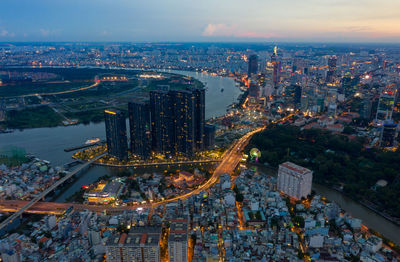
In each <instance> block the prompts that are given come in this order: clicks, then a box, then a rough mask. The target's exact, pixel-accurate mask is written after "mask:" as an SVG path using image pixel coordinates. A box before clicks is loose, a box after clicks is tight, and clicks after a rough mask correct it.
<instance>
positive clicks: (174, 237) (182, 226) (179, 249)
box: [168, 219, 188, 262]
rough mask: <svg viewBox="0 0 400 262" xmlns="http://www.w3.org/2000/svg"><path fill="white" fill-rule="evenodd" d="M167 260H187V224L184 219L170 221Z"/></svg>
mask: <svg viewBox="0 0 400 262" xmlns="http://www.w3.org/2000/svg"><path fill="white" fill-rule="evenodd" d="M168 257H169V259H168V260H169V262H187V261H188V224H187V220H186V219H176V220H172V221H171V226H170V232H169V238H168Z"/></svg>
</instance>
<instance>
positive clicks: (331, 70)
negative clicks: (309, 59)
mask: <svg viewBox="0 0 400 262" xmlns="http://www.w3.org/2000/svg"><path fill="white" fill-rule="evenodd" d="M336 61H337V58H336V56H332V57H330V58H329V59H328V72H327V73H326V82H328V83H333V82H335V78H336Z"/></svg>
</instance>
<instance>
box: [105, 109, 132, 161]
mask: <svg viewBox="0 0 400 262" xmlns="http://www.w3.org/2000/svg"><path fill="white" fill-rule="evenodd" d="M104 119H105V125H106V138H107V152H108V154H110V155H112V156H114V157H116V158H118V159H119V160H127V159H128V142H127V138H126V122H125V116H124V114H123V113H122V112H120V111H118V110H105V111H104Z"/></svg>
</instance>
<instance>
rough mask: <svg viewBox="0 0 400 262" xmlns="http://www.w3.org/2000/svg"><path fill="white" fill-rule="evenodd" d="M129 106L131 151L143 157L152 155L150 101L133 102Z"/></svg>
mask: <svg viewBox="0 0 400 262" xmlns="http://www.w3.org/2000/svg"><path fill="white" fill-rule="evenodd" d="M128 108H129V127H130V137H131V152H132V154H136V155H138V156H140V157H141V158H143V159H147V158H149V157H150V155H151V139H152V137H151V114H150V106H149V104H148V103H142V102H131V103H129V104H128Z"/></svg>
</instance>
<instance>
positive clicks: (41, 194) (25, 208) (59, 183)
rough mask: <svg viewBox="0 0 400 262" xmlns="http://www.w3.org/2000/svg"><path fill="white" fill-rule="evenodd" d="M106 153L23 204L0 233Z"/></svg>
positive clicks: (6, 222)
mask: <svg viewBox="0 0 400 262" xmlns="http://www.w3.org/2000/svg"><path fill="white" fill-rule="evenodd" d="M105 154H106V153H103V154H101V155H98V156H96V157H95V158H93V159H91V160H90V161H88V162H86V163H84V164H82V165H81V166H80V167H78V168H77V169H75V170H74V171H72V172H69V173H68V174H67V175H65V176H64V177H63V178H61V179H59V180H58V181H57V182H56V183H54V184H53V185H51V186H50V187H48V188H47V189H46V190H44V191H43V192H41V193H40V194H39V195H37V196H36V197H35V198H33V199H32V200H30V201H29V202H28V203H27V204H25V205H24V206H23V207H22V208H21V209H19V210H18V211H17V212H15V213H14V214H12V215H11V216H9V217H8V218H7V219H6V220H4V221H3V222H2V223H1V224H0V231H1V230H3V229H4V228H5V227H7V226H8V225H9V224H10V223H12V222H13V221H14V219H16V218H17V217H19V216H20V215H22V214H23V213H24V212H25V211H26V210H28V209H29V208H31V207H32V206H33V205H34V204H36V203H37V202H39V201H40V200H41V199H44V198H45V197H46V196H47V194H49V193H50V192H52V191H53V190H54V189H56V188H57V187H59V186H60V185H62V184H63V183H64V182H65V181H67V180H68V179H70V178H71V177H73V176H74V175H76V174H77V173H79V172H80V171H82V170H83V169H85V168H86V167H88V166H89V165H91V164H92V163H93V162H95V161H97V160H99V159H100V158H102V157H103V156H104V155H105Z"/></svg>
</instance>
